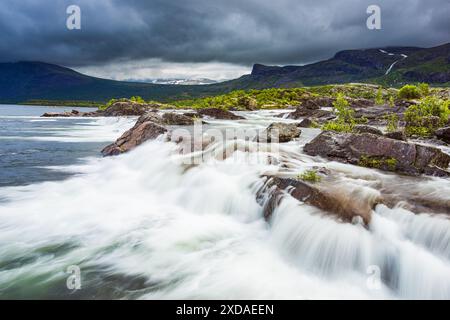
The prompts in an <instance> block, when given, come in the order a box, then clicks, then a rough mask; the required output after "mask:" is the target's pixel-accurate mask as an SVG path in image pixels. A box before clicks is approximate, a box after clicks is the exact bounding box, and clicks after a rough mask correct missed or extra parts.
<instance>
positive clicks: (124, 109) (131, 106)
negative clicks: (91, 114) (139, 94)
mask: <svg viewBox="0 0 450 320" xmlns="http://www.w3.org/2000/svg"><path fill="white" fill-rule="evenodd" d="M150 109H151V108H150V107H149V106H148V105H146V104H143V103H137V102H134V101H118V102H115V103H113V104H112V105H111V106H109V107H108V108H107V109H106V110H104V111H103V115H104V116H105V117H118V116H140V115H143V114H144V113H145V112H147V111H149V110H150Z"/></svg>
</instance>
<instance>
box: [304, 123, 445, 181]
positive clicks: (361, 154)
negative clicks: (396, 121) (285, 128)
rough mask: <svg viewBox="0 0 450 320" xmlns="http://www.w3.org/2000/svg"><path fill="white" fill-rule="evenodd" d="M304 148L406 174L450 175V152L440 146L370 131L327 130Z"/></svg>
mask: <svg viewBox="0 0 450 320" xmlns="http://www.w3.org/2000/svg"><path fill="white" fill-rule="evenodd" d="M304 151H305V152H306V153H307V154H309V155H312V156H322V157H326V158H329V159H333V160H336V161H340V162H345V163H350V164H355V165H360V166H367V167H372V168H377V169H381V170H387V171H395V172H399V173H403V174H407V175H419V174H427V175H436V176H449V175H450V172H449V171H448V165H449V162H450V155H447V154H445V153H443V152H442V151H441V150H440V149H437V148H434V147H430V146H423V145H419V144H413V143H407V142H404V141H399V140H394V139H389V138H386V137H383V136H378V135H374V134H369V133H363V134H353V133H335V132H329V131H325V132H322V133H321V134H320V135H318V136H317V137H316V138H314V139H313V140H312V141H311V142H310V143H308V144H306V145H305V147H304Z"/></svg>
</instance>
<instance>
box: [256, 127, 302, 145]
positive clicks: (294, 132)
mask: <svg viewBox="0 0 450 320" xmlns="http://www.w3.org/2000/svg"><path fill="white" fill-rule="evenodd" d="M301 133H302V131H301V130H300V128H299V127H298V126H297V125H296V124H294V123H282V122H274V123H272V124H271V125H269V126H268V127H267V128H266V129H265V130H264V131H263V132H261V133H260V134H259V135H258V136H257V137H256V139H255V140H256V141H258V142H289V141H291V140H292V139H295V138H298V137H299V136H300V134H301Z"/></svg>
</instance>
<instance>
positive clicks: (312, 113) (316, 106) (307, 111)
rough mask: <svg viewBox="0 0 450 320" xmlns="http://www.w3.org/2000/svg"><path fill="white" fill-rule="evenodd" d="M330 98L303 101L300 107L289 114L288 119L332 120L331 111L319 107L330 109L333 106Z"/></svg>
mask: <svg viewBox="0 0 450 320" xmlns="http://www.w3.org/2000/svg"><path fill="white" fill-rule="evenodd" d="M333 101H334V100H333V99H332V98H315V99H308V100H303V101H302V103H301V105H300V106H298V107H297V108H296V109H295V111H293V112H291V113H289V116H288V117H289V118H290V119H300V118H305V117H308V118H333V117H334V115H333V113H332V112H331V111H328V110H323V109H321V107H330V106H332V104H333Z"/></svg>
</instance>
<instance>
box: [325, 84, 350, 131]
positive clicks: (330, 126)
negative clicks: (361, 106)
mask: <svg viewBox="0 0 450 320" xmlns="http://www.w3.org/2000/svg"><path fill="white" fill-rule="evenodd" d="M333 109H334V112H336V115H337V119H335V120H332V121H328V122H327V123H325V124H324V125H323V126H322V130H327V131H337V132H351V131H352V130H353V127H354V126H355V124H356V123H357V121H356V119H355V116H354V114H355V110H353V109H352V108H350V107H349V103H348V101H347V100H346V99H345V98H344V96H343V95H342V94H341V93H339V94H338V95H337V98H336V101H334V102H333Z"/></svg>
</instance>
